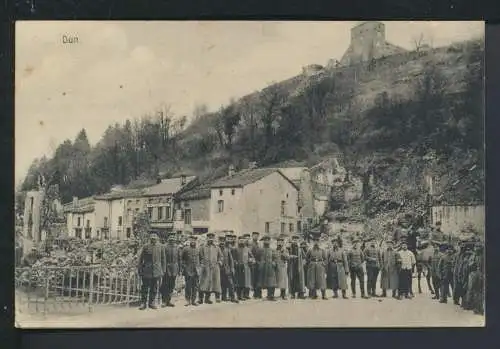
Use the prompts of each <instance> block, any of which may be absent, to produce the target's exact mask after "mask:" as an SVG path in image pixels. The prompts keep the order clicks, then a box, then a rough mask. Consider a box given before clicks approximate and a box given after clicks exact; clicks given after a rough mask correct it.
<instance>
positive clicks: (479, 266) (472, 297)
mask: <svg viewBox="0 0 500 349" xmlns="http://www.w3.org/2000/svg"><path fill="white" fill-rule="evenodd" d="M483 249H484V246H483V245H482V244H481V243H479V242H478V243H476V244H475V246H474V254H473V256H472V257H471V258H470V259H469V270H470V274H469V280H468V283H467V292H466V296H465V299H466V307H467V309H470V310H473V311H474V314H483V313H484V255H483Z"/></svg>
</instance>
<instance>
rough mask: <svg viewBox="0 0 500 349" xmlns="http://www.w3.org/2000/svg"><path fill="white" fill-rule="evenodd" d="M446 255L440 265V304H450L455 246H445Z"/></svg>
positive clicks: (442, 257)
mask: <svg viewBox="0 0 500 349" xmlns="http://www.w3.org/2000/svg"><path fill="white" fill-rule="evenodd" d="M443 245H444V246H445V248H446V253H445V254H443V255H442V256H441V258H440V259H439V263H438V270H439V280H440V281H441V290H440V292H439V293H440V296H441V300H440V301H439V302H440V303H448V296H449V290H450V284H451V283H452V282H453V246H451V245H449V244H443Z"/></svg>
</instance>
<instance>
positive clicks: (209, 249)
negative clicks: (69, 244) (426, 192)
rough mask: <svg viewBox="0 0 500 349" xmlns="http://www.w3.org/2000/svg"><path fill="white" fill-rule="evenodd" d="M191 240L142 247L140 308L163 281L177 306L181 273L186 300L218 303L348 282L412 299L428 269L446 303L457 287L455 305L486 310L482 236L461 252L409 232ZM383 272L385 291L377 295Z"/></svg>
mask: <svg viewBox="0 0 500 349" xmlns="http://www.w3.org/2000/svg"><path fill="white" fill-rule="evenodd" d="M287 239H289V241H287ZM188 240H189V243H188V244H186V245H184V244H179V243H178V241H177V239H176V236H175V234H172V235H169V236H168V238H167V242H166V243H165V244H164V243H161V242H160V241H159V237H158V236H157V235H156V234H151V242H150V243H149V244H147V245H146V246H144V247H143V249H142V250H141V252H140V253H139V266H138V267H139V275H140V276H141V277H142V287H141V302H142V304H141V307H140V309H146V308H147V307H150V308H152V309H156V308H157V307H156V305H155V299H156V295H157V292H158V287H159V292H160V295H161V300H162V304H161V306H162V307H173V306H174V304H173V303H172V302H171V299H172V294H173V291H174V288H175V284H176V278H177V277H178V276H184V279H185V299H186V304H185V306H198V305H200V304H213V302H214V301H213V300H212V299H214V300H215V302H221V301H228V302H233V303H239V302H240V301H246V300H248V299H250V298H251V297H250V292H251V291H253V292H252V297H253V298H254V299H262V298H263V293H264V292H265V296H266V299H267V300H269V301H276V300H277V299H283V300H285V299H287V298H288V297H291V298H293V299H295V298H297V299H306V298H311V299H318V298H319V297H320V296H321V299H324V300H326V299H328V298H327V295H326V291H327V290H332V291H333V298H340V297H341V298H343V299H348V298H349V297H348V296H347V291H348V286H350V288H351V297H353V298H355V297H356V295H357V289H356V284H358V287H359V290H360V295H361V297H362V298H365V299H368V298H371V297H387V293H388V291H392V292H391V293H392V297H393V298H396V299H403V298H405V299H411V298H412V297H413V296H414V295H413V287H412V280H413V274H414V272H415V270H416V271H417V273H418V276H419V277H418V289H419V293H421V287H420V275H421V273H422V272H426V278H427V282H428V285H429V290H430V292H431V293H432V294H433V295H434V297H433V298H435V299H438V300H439V301H440V302H442V303H446V302H447V297H448V295H449V289H450V288H452V290H453V300H454V301H455V304H461V306H462V307H463V308H464V309H470V310H474V312H475V313H482V312H483V303H484V298H483V279H484V268H483V257H482V245H481V244H480V243H479V242H477V241H474V242H470V241H462V242H461V243H460V244H459V249H458V251H457V252H455V251H454V249H453V247H452V246H451V245H449V244H446V243H440V242H436V241H434V242H433V243H431V242H430V241H424V242H421V243H420V244H419V248H418V250H417V249H416V248H414V247H413V244H412V243H411V242H410V243H409V244H408V242H409V240H407V239H406V238H402V239H398V241H396V244H394V241H393V240H392V239H388V240H386V241H384V242H383V244H382V243H380V242H379V243H377V241H375V239H368V240H367V241H361V240H360V239H354V241H352V246H351V247H350V248H345V247H344V246H343V245H344V244H343V239H342V238H341V237H340V236H337V237H335V238H333V239H332V240H331V243H330V244H329V247H328V248H323V247H321V246H320V238H319V236H315V237H313V238H312V240H313V241H312V244H309V243H307V242H306V241H303V240H302V239H301V238H300V237H299V236H298V235H294V236H291V237H285V236H280V237H278V238H277V239H276V247H274V246H273V247H272V246H271V240H272V239H271V237H270V236H267V235H266V236H263V237H261V236H260V234H259V233H258V232H254V233H252V234H244V235H242V236H240V237H237V236H236V235H234V234H226V235H225V236H219V237H218V239H217V241H216V239H215V234H213V233H209V234H207V240H206V242H204V243H202V244H200V245H199V246H198V241H197V240H198V239H197V237H196V236H189V238H188ZM409 246H410V248H409ZM431 247H434V248H433V250H432V252H430V248H431ZM379 274H380V284H379V286H380V289H381V291H382V292H381V293H380V294H377V292H376V289H377V280H378V279H379ZM365 275H366V278H367V280H366V281H367V282H366V286H367V290H366V292H365ZM348 278H350V285H348ZM356 281H358V283H357V282H356ZM263 291H264V292H263ZM339 293H340V294H339ZM212 295H213V296H214V298H212ZM460 301H461V303H459V302H460Z"/></svg>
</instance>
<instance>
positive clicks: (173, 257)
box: [160, 234, 180, 307]
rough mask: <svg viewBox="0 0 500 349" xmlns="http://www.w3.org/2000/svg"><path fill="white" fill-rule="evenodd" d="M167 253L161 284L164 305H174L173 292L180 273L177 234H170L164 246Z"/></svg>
mask: <svg viewBox="0 0 500 349" xmlns="http://www.w3.org/2000/svg"><path fill="white" fill-rule="evenodd" d="M164 253H165V263H166V267H165V273H164V274H163V278H162V283H161V286H160V293H161V300H162V307H174V306H175V305H174V304H173V303H172V293H173V292H174V289H175V281H176V280H177V275H179V274H180V273H179V272H180V270H179V259H180V253H179V248H178V247H177V245H176V241H175V234H170V235H169V236H168V241H167V244H166V245H165V246H164Z"/></svg>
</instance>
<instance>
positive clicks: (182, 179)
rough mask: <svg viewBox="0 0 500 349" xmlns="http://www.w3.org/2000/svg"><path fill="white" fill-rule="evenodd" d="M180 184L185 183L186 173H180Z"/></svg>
mask: <svg viewBox="0 0 500 349" xmlns="http://www.w3.org/2000/svg"><path fill="white" fill-rule="evenodd" d="M181 185H186V175H181Z"/></svg>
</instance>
